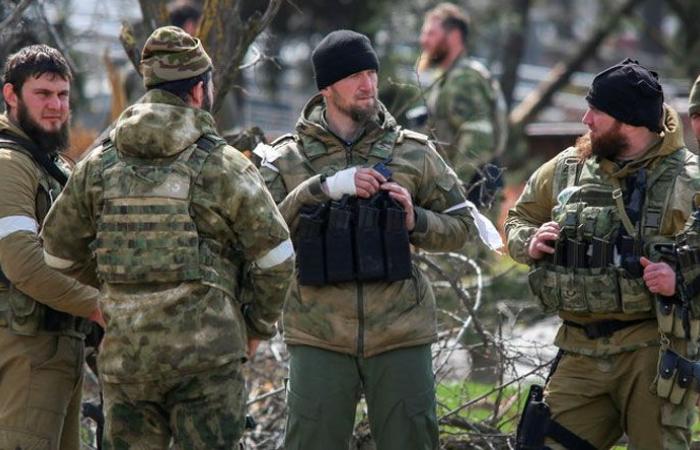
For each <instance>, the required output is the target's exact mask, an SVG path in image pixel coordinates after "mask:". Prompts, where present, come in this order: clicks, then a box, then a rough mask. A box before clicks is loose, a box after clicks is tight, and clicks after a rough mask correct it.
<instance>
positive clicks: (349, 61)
mask: <svg viewBox="0 0 700 450" xmlns="http://www.w3.org/2000/svg"><path fill="white" fill-rule="evenodd" d="M311 61H312V63H313V66H314V75H315V77H316V86H317V87H318V90H319V91H320V90H321V89H323V88H325V87H327V86H330V85H331V84H333V83H335V82H336V81H338V80H342V79H343V78H345V77H347V76H348V75H352V74H353V73H357V72H362V71H363V70H379V59H377V54H376V53H375V52H374V49H373V48H372V44H371V43H370V41H369V38H368V37H367V36H365V35H364V34H360V33H357V32H355V31H351V30H337V31H333V32H332V33H330V34H328V35H327V36H326V37H324V38H323V40H322V41H321V42H319V43H318V45H317V46H316V48H315V49H314V51H313V53H311Z"/></svg>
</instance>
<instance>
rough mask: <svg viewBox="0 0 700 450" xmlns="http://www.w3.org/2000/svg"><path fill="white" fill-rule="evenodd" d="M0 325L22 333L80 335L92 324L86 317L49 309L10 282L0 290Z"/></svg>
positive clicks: (22, 334) (88, 329) (12, 331)
mask: <svg viewBox="0 0 700 450" xmlns="http://www.w3.org/2000/svg"><path fill="white" fill-rule="evenodd" d="M0 327H2V328H7V329H8V331H10V332H11V333H13V334H17V335H21V336H36V335H38V334H45V333H56V334H66V335H71V336H75V337H81V338H82V337H84V336H85V335H86V334H87V333H88V332H89V331H90V327H91V324H90V321H88V320H87V319H83V318H80V317H75V316H72V315H70V314H67V313H63V312H60V311H56V310H54V309H51V308H49V307H48V306H46V305H43V304H41V303H39V302H37V301H36V300H34V299H32V298H31V297H29V296H28V295H26V294H24V293H22V292H21V291H19V290H18V289H16V288H15V287H14V286H12V285H10V287H9V289H7V290H4V291H0Z"/></svg>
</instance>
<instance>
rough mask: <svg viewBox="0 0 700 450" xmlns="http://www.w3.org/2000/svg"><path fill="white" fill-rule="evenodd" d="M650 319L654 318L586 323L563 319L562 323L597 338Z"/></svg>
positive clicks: (589, 337)
mask: <svg viewBox="0 0 700 450" xmlns="http://www.w3.org/2000/svg"><path fill="white" fill-rule="evenodd" d="M650 320H656V319H654V318H649V319H637V320H601V321H600V322H591V323H586V324H581V323H576V322H572V321H570V320H565V321H564V325H566V326H569V327H574V328H579V329H581V330H583V332H584V333H586V336H587V337H588V339H598V338H602V337H610V336H612V335H613V334H614V333H615V332H616V331H620V330H623V329H625V328H628V327H631V326H633V325H637V324H640V323H642V322H648V321H650Z"/></svg>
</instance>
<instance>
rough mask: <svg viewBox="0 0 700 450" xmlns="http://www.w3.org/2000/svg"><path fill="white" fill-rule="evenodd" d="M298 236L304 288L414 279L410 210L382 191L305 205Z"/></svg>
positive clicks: (301, 278)
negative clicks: (407, 218)
mask: <svg viewBox="0 0 700 450" xmlns="http://www.w3.org/2000/svg"><path fill="white" fill-rule="evenodd" d="M295 238H296V239H295V241H296V242H295V243H296V254H297V267H298V270H299V284H301V285H310V286H322V285H326V284H332V283H342V282H348V281H398V280H403V279H407V278H410V277H411V248H410V244H409V239H408V230H407V229H406V212H405V211H404V210H403V208H402V207H401V205H400V204H399V203H398V202H397V201H396V200H394V199H392V198H391V197H390V196H389V194H388V193H386V192H384V191H382V192H379V193H377V194H375V195H374V196H372V197H371V198H369V199H360V198H357V197H350V196H344V197H343V198H342V199H341V200H339V201H330V202H326V203H322V204H319V205H306V206H304V207H302V209H301V211H300V214H299V224H298V226H297V232H296V237H295Z"/></svg>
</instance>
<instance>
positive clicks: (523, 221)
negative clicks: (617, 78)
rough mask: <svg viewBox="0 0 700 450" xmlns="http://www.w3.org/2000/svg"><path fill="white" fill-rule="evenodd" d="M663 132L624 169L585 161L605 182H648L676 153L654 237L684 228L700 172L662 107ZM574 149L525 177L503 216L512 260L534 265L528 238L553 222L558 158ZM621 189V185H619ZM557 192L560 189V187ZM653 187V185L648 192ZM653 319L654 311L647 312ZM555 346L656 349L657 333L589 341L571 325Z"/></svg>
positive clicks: (630, 332)
mask: <svg viewBox="0 0 700 450" xmlns="http://www.w3.org/2000/svg"><path fill="white" fill-rule="evenodd" d="M664 122H665V124H664V131H663V133H662V134H661V135H660V138H659V141H658V142H656V143H655V144H654V145H652V146H651V147H650V148H649V149H648V150H647V151H646V152H645V153H644V154H643V155H642V156H640V157H639V158H638V159H636V160H634V161H632V162H629V163H628V164H626V165H625V166H624V167H622V168H621V167H619V166H618V165H617V164H616V163H614V162H612V161H609V160H607V159H601V160H597V159H596V158H595V157H589V158H588V159H587V160H586V162H585V164H586V165H587V166H589V168H590V170H588V172H589V173H600V174H602V176H603V177H604V178H603V179H602V181H605V182H607V181H606V180H609V179H610V178H618V179H620V180H624V178H625V177H627V176H630V175H633V174H634V173H635V172H636V171H637V170H639V169H640V168H642V167H644V168H646V169H647V170H648V172H649V173H650V175H649V178H653V175H652V174H653V173H654V169H655V168H657V167H658V166H659V164H660V163H661V162H662V161H663V160H664V159H665V158H668V157H670V156H671V155H675V154H678V152H680V154H679V155H680V157H681V160H682V164H681V169H680V171H679V173H678V176H677V177H676V180H675V183H674V184H673V185H672V186H673V192H670V193H669V195H668V199H669V201H668V203H667V206H666V211H665V212H664V214H663V222H662V223H661V225H660V228H659V236H664V237H667V238H668V239H669V240H672V239H673V237H674V236H675V235H676V234H677V233H679V232H680V231H681V230H683V228H684V226H685V223H686V221H687V220H688V217H689V216H690V213H691V211H692V207H693V196H694V194H695V193H696V192H698V191H700V174H699V173H698V165H697V164H698V163H697V156H695V155H693V154H692V153H690V152H689V151H688V150H687V149H686V148H685V144H684V142H683V135H682V129H681V124H680V120H679V117H678V114H677V113H676V112H675V111H673V110H671V109H670V108H667V109H666V115H665V121H664ZM576 154H577V149H575V148H569V149H567V150H565V151H563V152H562V153H560V154H559V155H557V156H555V157H554V158H553V159H551V160H549V161H547V162H546V163H545V164H544V165H542V166H541V167H540V168H539V169H538V170H537V171H535V173H534V174H533V175H532V176H531V177H530V179H529V180H528V182H527V185H526V186H525V190H524V191H523V193H522V194H521V196H520V198H519V199H518V201H517V203H516V205H515V207H513V208H512V209H511V210H510V211H509V212H508V217H507V219H506V222H505V230H506V234H507V240H508V250H509V252H510V255H511V257H513V259H515V260H516V261H518V262H520V263H524V264H528V265H531V266H533V265H534V263H535V262H534V261H533V260H531V259H530V258H529V256H528V254H527V248H528V244H529V241H530V238H531V237H532V235H533V234H534V233H535V231H536V230H537V229H538V228H539V226H540V225H542V224H543V223H545V222H549V221H551V220H553V217H552V208H554V206H555V205H556V198H557V195H558V192H554V191H553V185H554V184H555V183H554V181H553V180H554V178H555V170H556V168H557V165H558V164H559V163H560V161H561V160H562V158H568V157H572V156H575V155H576ZM621 184H622V185H623V186H624V185H625V183H624V182H622V183H621ZM561 187H562V189H563V187H565V186H561ZM651 189H653V187H652V188H651ZM651 314H652V315H653V313H651ZM559 316H560V317H561V318H562V319H564V320H571V321H574V322H577V323H588V322H595V321H600V320H633V319H640V318H646V317H650V313H637V314H636V315H630V314H625V313H621V312H620V313H605V314H603V313H572V312H563V311H560V313H559ZM555 342H556V344H557V345H558V346H560V347H561V348H563V349H565V350H569V351H576V352H579V353H583V354H590V355H602V354H614V353H619V352H621V351H629V350H634V349H636V348H640V347H644V346H650V345H658V343H659V335H658V331H657V326H656V324H655V323H654V322H653V321H650V322H646V323H642V324H640V325H636V326H631V327H628V328H625V329H624V330H621V331H618V332H616V333H615V334H614V335H613V336H612V337H610V338H603V339H588V338H587V337H586V336H585V334H584V333H583V331H582V330H580V329H576V328H572V327H562V328H561V329H560V331H559V334H558V336H557V339H556V341H555Z"/></svg>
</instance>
